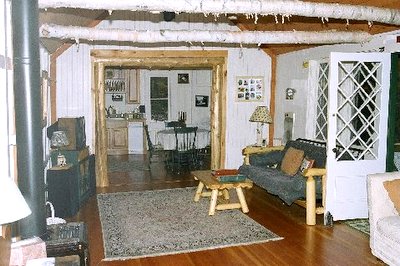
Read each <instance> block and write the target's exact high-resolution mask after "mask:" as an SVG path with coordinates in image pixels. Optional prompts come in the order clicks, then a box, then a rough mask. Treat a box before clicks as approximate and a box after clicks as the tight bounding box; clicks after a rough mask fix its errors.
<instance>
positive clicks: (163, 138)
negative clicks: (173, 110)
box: [157, 128, 210, 150]
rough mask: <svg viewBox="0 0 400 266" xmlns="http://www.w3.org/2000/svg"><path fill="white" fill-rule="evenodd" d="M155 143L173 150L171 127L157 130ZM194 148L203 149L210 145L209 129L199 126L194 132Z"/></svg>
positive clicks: (173, 135) (172, 130) (173, 142)
mask: <svg viewBox="0 0 400 266" xmlns="http://www.w3.org/2000/svg"><path fill="white" fill-rule="evenodd" d="M157 143H158V144H160V145H161V146H162V147H163V149H164V150H175V145H176V142H175V131H174V129H173V128H170V129H163V130H160V131H158V132H157ZM195 145H196V149H204V148H205V147H207V146H208V145H210V130H207V129H202V128H199V129H197V133H196V141H195Z"/></svg>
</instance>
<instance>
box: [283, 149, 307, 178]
mask: <svg viewBox="0 0 400 266" xmlns="http://www.w3.org/2000/svg"><path fill="white" fill-rule="evenodd" d="M303 158H304V151H303V150H298V149H295V148H293V147H289V149H288V150H287V151H286V153H285V155H284V156H283V160H282V164H281V171H282V172H283V173H285V174H287V175H295V174H296V173H297V171H298V170H299V168H300V165H301V162H302V161H303Z"/></svg>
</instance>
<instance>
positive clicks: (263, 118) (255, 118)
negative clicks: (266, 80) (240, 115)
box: [250, 106, 272, 123]
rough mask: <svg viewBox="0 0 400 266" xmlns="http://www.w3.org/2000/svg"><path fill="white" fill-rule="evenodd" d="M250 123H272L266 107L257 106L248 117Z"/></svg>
mask: <svg viewBox="0 0 400 266" xmlns="http://www.w3.org/2000/svg"><path fill="white" fill-rule="evenodd" d="M250 122H261V123H272V117H271V114H270V113H269V111H268V108H267V107H266V106H257V108H256V110H254V113H253V114H252V115H251V117H250Z"/></svg>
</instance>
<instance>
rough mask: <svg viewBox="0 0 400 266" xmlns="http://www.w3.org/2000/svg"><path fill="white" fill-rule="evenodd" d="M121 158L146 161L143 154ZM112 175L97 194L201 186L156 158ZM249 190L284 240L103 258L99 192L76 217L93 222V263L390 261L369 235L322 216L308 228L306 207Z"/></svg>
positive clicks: (258, 212) (259, 214) (253, 212)
mask: <svg viewBox="0 0 400 266" xmlns="http://www.w3.org/2000/svg"><path fill="white" fill-rule="evenodd" d="M119 158H120V159H121V160H135V161H143V160H144V159H143V157H142V156H138V155H135V156H132V155H130V156H120V157H119ZM143 163H146V162H145V161H144V162H143ZM109 177H110V183H111V184H110V186H109V187H107V188H97V193H110V192H118V191H133V190H156V189H166V188H176V187H188V186H196V185H197V182H195V181H194V180H193V179H192V177H191V176H190V174H189V173H186V174H181V175H179V176H173V175H170V174H168V173H167V172H166V171H165V170H164V166H163V163H162V162H153V163H152V164H151V171H148V170H134V171H132V172H118V173H109ZM245 193H246V199H247V202H248V205H249V209H250V212H249V213H248V215H249V216H250V217H251V218H253V219H254V220H256V221H257V222H258V223H260V224H262V225H264V226H265V227H266V228H268V229H270V230H271V231H273V232H274V233H276V234H278V235H279V236H281V237H284V239H283V240H280V241H273V242H267V243H263V244H253V245H247V246H238V247H232V248H222V249H215V250H209V251H200V252H192V253H183V254H178V255H169V256H159V257H151V258H143V259H136V260H125V261H103V259H104V250H103V240H102V233H101V225H100V220H99V214H98V208H97V201H96V196H93V197H91V198H90V199H89V201H88V202H87V203H86V204H85V205H84V206H83V207H82V208H81V210H80V211H79V213H78V214H77V215H76V216H75V217H73V218H72V219H70V221H84V222H86V223H87V225H88V237H89V246H90V247H89V250H90V260H91V263H90V265H174V266H175V265H384V264H383V263H382V262H380V261H378V260H377V259H376V258H375V257H374V256H373V255H372V254H371V252H370V248H369V238H368V236H367V235H366V234H363V233H361V232H359V231H356V230H354V229H352V228H350V227H348V226H346V225H344V224H341V223H338V222H336V223H335V224H334V226H333V227H326V226H324V225H323V224H322V216H320V217H318V222H317V223H318V224H317V225H316V226H307V225H305V219H304V217H305V210H304V209H303V208H300V207H299V206H297V205H292V206H290V207H289V206H287V205H284V204H283V203H282V201H280V200H279V199H278V198H276V197H274V196H271V195H269V194H268V193H266V192H265V191H264V190H263V189H260V188H259V187H253V188H252V189H251V190H246V191H245ZM204 211H205V212H207V211H208V210H204ZM216 215H218V213H216Z"/></svg>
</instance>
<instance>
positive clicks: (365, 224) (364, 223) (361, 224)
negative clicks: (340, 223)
mask: <svg viewBox="0 0 400 266" xmlns="http://www.w3.org/2000/svg"><path fill="white" fill-rule="evenodd" d="M344 223H345V224H347V225H348V226H350V227H352V228H354V229H356V230H358V231H361V232H363V233H365V234H367V235H369V221H368V219H354V220H347V221H344Z"/></svg>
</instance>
